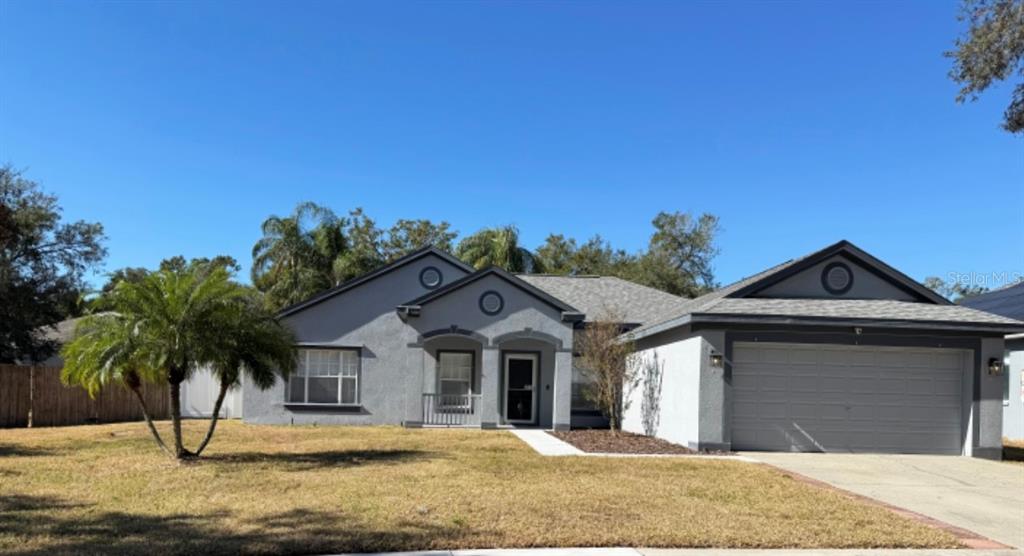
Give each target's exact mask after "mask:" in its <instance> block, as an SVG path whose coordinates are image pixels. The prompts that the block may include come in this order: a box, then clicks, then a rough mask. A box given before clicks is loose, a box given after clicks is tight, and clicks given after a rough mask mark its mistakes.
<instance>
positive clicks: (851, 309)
mask: <svg viewBox="0 0 1024 556" xmlns="http://www.w3.org/2000/svg"><path fill="white" fill-rule="evenodd" d="M699 314H703V315H764V316H788V317H822V318H844V319H877V320H894V321H926V322H949V323H969V324H996V325H998V324H1008V325H1024V323H1022V322H1020V321H1017V320H1014V319H1010V318H1006V317H1002V316H999V315H993V314H991V313H986V312H984V311H977V310H975V309H970V308H967V307H961V306H957V305H931V304H928V303H916V302H911V301H896V300H891V299H769V298H743V299H732V298H726V299H720V300H718V301H716V302H713V303H710V304H708V305H706V306H705V307H703V308H702V309H701V310H700V312H699Z"/></svg>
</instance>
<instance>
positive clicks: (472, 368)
mask: <svg viewBox="0 0 1024 556" xmlns="http://www.w3.org/2000/svg"><path fill="white" fill-rule="evenodd" d="M446 354H452V355H468V356H469V378H468V379H467V380H463V379H461V378H442V377H441V357H442V356H443V355H446ZM475 374H476V352H473V351H459V350H454V349H442V350H438V351H437V395H438V396H440V397H441V403H439V404H438V406H437V407H439V408H441V409H469V408H471V407H472V406H473V375H475ZM445 382H458V383H465V384H466V385H467V386H468V388H467V389H466V392H467V394H466V403H464V404H446V403H444V397H445V394H444V388H442V387H441V386H442V385H443V384H444V383H445Z"/></svg>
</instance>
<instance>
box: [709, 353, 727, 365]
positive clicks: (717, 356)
mask: <svg viewBox="0 0 1024 556" xmlns="http://www.w3.org/2000/svg"><path fill="white" fill-rule="evenodd" d="M709 362H710V363H711V366H712V367H716V368H721V367H722V364H723V363H724V362H725V358H724V357H722V354H721V353H717V352H714V351H712V352H711V357H710V358H709Z"/></svg>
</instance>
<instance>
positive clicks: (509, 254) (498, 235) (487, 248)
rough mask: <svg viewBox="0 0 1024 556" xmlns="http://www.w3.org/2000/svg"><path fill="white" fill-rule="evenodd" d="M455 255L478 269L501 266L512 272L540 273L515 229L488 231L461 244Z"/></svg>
mask: <svg viewBox="0 0 1024 556" xmlns="http://www.w3.org/2000/svg"><path fill="white" fill-rule="evenodd" d="M455 255H456V256H457V257H459V258H460V259H462V260H464V261H466V262H467V263H469V264H471V265H473V266H474V267H475V268H478V269H479V268H486V267H488V266H492V265H493V266H497V267H500V268H503V269H505V270H507V271H509V272H539V271H540V270H541V269H540V264H539V262H538V261H537V259H536V258H535V257H534V256H533V253H531V252H530V250H529V249H526V248H525V247H522V246H520V245H519V230H518V229H516V227H515V226H503V227H500V228H484V229H482V230H480V231H478V232H476V233H475V234H473V235H471V236H469V237H467V238H465V239H463V240H462V241H460V242H459V246H458V248H456V250H455Z"/></svg>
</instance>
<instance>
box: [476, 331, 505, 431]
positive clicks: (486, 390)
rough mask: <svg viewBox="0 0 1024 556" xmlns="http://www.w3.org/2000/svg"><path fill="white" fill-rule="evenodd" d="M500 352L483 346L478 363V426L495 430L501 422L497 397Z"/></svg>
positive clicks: (499, 386) (499, 382)
mask: <svg viewBox="0 0 1024 556" xmlns="http://www.w3.org/2000/svg"><path fill="white" fill-rule="evenodd" d="M500 355H501V350H499V349H498V348H497V347H489V346H484V348H483V351H482V356H481V358H480V359H481V361H480V398H481V399H480V426H481V428H485V429H493V428H497V426H498V423H500V422H501V417H500V414H499V409H498V408H499V404H498V396H499V395H500V390H501V380H500V377H501V360H500V359H501V357H500Z"/></svg>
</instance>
